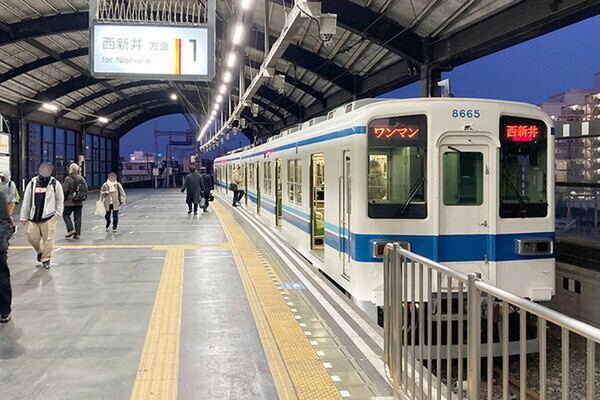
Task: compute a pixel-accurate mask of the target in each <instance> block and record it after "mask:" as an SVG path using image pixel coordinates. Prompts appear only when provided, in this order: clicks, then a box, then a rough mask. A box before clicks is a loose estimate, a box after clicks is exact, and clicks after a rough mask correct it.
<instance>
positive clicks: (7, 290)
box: [0, 251, 12, 315]
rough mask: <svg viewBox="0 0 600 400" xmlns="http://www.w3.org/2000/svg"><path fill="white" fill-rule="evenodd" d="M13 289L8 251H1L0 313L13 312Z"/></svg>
mask: <svg viewBox="0 0 600 400" xmlns="http://www.w3.org/2000/svg"><path fill="white" fill-rule="evenodd" d="M11 303H12V289H11V287H10V271H9V270H8V263H7V261H6V251H3V252H0V315H8V314H10V312H11V309H10V305H11Z"/></svg>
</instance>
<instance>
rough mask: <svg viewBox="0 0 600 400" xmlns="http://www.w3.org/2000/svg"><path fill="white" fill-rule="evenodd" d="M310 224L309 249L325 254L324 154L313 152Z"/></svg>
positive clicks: (317, 253) (321, 254) (311, 162)
mask: <svg viewBox="0 0 600 400" xmlns="http://www.w3.org/2000/svg"><path fill="white" fill-rule="evenodd" d="M310 171H311V172H310V188H311V190H310V193H311V204H310V205H311V207H310V225H311V249H312V251H313V252H314V253H315V254H316V255H317V256H319V257H321V258H323V257H324V256H325V156H324V155H323V153H319V154H313V155H312V156H311V158H310Z"/></svg>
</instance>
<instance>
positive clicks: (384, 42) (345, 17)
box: [270, 0, 425, 65]
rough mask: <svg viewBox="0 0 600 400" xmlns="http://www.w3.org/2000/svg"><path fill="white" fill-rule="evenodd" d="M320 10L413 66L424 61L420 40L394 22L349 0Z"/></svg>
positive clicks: (417, 36) (326, 2)
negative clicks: (408, 61)
mask: <svg viewBox="0 0 600 400" xmlns="http://www.w3.org/2000/svg"><path fill="white" fill-rule="evenodd" d="M270 1H273V2H275V0H270ZM321 7H322V12H324V13H333V14H337V24H338V26H340V27H341V28H343V29H345V30H347V31H350V32H352V33H354V34H355V35H358V36H361V37H363V38H364V39H367V40H368V41H370V42H373V43H375V44H377V45H379V46H381V47H383V48H385V49H387V50H389V51H391V52H393V53H395V54H397V55H399V56H400V57H402V58H405V59H408V60H410V61H412V62H414V63H416V64H419V65H421V64H423V63H424V62H425V56H424V54H423V38H421V37H420V36H419V35H417V34H416V33H415V32H414V31H412V30H410V29H409V28H407V27H405V26H402V25H400V24H399V23H397V22H396V21H394V20H393V19H391V18H388V17H386V16H384V15H381V14H379V13H377V12H375V11H373V10H371V9H370V8H368V7H363V6H361V5H359V4H357V3H354V2H352V1H349V0H335V1H323V2H321Z"/></svg>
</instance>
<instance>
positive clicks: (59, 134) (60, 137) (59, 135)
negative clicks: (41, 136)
mask: <svg viewBox="0 0 600 400" xmlns="http://www.w3.org/2000/svg"><path fill="white" fill-rule="evenodd" d="M55 142H56V143H65V130H64V129H60V128H56V139H55Z"/></svg>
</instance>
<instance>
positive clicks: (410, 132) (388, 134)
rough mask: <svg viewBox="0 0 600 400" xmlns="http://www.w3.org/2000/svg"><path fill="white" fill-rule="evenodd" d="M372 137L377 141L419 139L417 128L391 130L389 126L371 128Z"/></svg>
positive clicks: (404, 127) (405, 127) (408, 127)
mask: <svg viewBox="0 0 600 400" xmlns="http://www.w3.org/2000/svg"><path fill="white" fill-rule="evenodd" d="M373 135H374V136H375V137H376V138H377V139H416V138H418V137H419V127H417V126H403V127H400V128H391V127H389V126H376V127H374V128H373Z"/></svg>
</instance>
